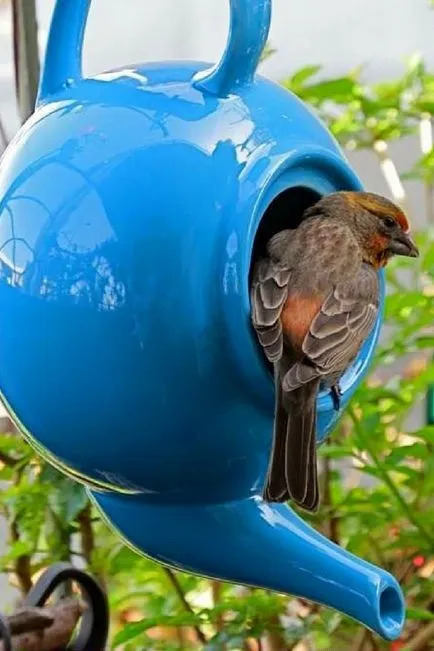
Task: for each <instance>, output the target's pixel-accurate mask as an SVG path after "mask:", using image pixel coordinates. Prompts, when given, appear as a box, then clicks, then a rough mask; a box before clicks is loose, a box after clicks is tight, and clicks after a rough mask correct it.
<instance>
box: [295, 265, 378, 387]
mask: <svg viewBox="0 0 434 651" xmlns="http://www.w3.org/2000/svg"><path fill="white" fill-rule="evenodd" d="M378 297H379V290H378V277H377V274H376V273H375V271H374V270H372V271H371V270H370V269H363V270H362V271H361V272H360V274H359V275H358V276H357V277H356V278H354V279H353V280H348V281H345V282H342V283H339V284H338V285H336V286H335V287H334V288H333V290H332V291H331V292H330V293H329V294H328V296H327V297H326V299H325V300H324V302H323V304H322V306H321V308H320V310H319V312H318V314H317V315H316V317H315V318H314V319H313V321H312V323H311V326H310V328H309V331H308V333H307V335H306V337H305V339H304V341H303V345H302V350H303V353H304V354H305V356H306V360H305V363H298V364H295V365H294V366H293V367H292V368H291V369H290V371H289V372H288V373H287V375H286V376H285V378H284V381H283V388H284V389H285V390H286V391H291V390H293V389H294V388H296V387H297V386H300V385H301V384H304V383H305V382H307V381H310V380H311V379H312V378H313V377H315V376H316V377H318V376H329V375H333V374H335V373H336V374H338V375H339V374H341V373H342V372H343V371H344V370H345V369H346V368H347V367H348V365H349V364H350V363H351V362H352V361H353V360H354V358H355V357H356V355H357V354H358V352H359V350H360V348H361V346H362V344H363V342H364V340H365V339H366V337H367V336H368V335H369V333H370V332H371V330H372V328H373V326H374V323H375V321H376V319H377V315H378V303H379V298H378Z"/></svg>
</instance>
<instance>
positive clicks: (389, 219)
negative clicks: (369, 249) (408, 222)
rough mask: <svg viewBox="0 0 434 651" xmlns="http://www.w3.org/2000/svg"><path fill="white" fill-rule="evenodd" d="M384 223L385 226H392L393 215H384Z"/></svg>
mask: <svg viewBox="0 0 434 651" xmlns="http://www.w3.org/2000/svg"><path fill="white" fill-rule="evenodd" d="M384 224H385V226H387V228H393V227H394V226H395V220H394V219H393V217H385V219H384Z"/></svg>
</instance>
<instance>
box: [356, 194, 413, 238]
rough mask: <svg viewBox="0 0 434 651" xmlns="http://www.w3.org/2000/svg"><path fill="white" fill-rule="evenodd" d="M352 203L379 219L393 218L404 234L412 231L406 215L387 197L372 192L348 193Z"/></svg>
mask: <svg viewBox="0 0 434 651" xmlns="http://www.w3.org/2000/svg"><path fill="white" fill-rule="evenodd" d="M345 194H346V197H347V199H348V201H349V202H350V203H352V204H353V205H354V206H358V207H359V208H363V209H364V210H367V211H368V212H370V213H372V214H373V215H377V217H391V218H392V219H394V220H395V221H396V223H397V224H399V226H400V227H401V228H402V230H403V231H404V233H408V232H409V230H410V224H409V223H408V219H407V217H406V216H405V213H404V212H403V211H402V210H401V208H399V207H398V206H397V205H396V204H394V203H393V202H392V201H389V199H386V198H385V197H381V196H380V195H378V194H374V193H372V192H346V193H345Z"/></svg>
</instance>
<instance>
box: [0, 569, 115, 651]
mask: <svg viewBox="0 0 434 651" xmlns="http://www.w3.org/2000/svg"><path fill="white" fill-rule="evenodd" d="M68 581H74V583H76V584H77V585H78V587H79V588H80V591H81V596H82V598H83V601H84V602H85V603H86V605H87V608H86V611H85V612H84V614H83V616H82V618H81V620H80V628H79V631H78V634H77V636H76V637H75V639H74V641H73V642H71V644H69V645H68V646H67V648H66V649H65V651H105V649H106V645H107V638H108V630H109V608H108V602H107V597H106V595H105V593H104V591H103V590H102V588H101V587H100V585H99V584H98V583H97V581H96V580H95V579H94V578H92V577H91V576H90V575H89V574H86V572H83V571H82V570H78V569H77V568H75V567H74V566H73V565H70V564H69V563H56V564H54V565H52V566H51V567H49V568H48V569H47V570H46V571H45V572H44V574H42V576H41V577H40V578H39V579H38V581H37V582H36V583H35V585H34V586H33V588H32V589H31V590H30V592H29V593H28V595H27V597H26V599H25V601H24V604H23V607H30V608H42V607H43V606H44V605H45V604H46V603H47V601H48V599H49V598H50V597H51V596H52V595H53V593H54V591H55V590H56V589H57V588H59V586H61V585H62V584H63V583H65V582H68ZM0 639H1V640H2V641H3V647H4V651H13V644H12V636H11V633H10V629H9V626H8V623H7V620H6V618H5V617H4V616H3V615H0Z"/></svg>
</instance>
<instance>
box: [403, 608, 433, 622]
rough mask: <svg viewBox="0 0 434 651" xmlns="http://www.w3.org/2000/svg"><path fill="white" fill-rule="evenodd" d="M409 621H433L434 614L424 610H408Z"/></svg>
mask: <svg viewBox="0 0 434 651" xmlns="http://www.w3.org/2000/svg"><path fill="white" fill-rule="evenodd" d="M406 615H407V619H415V620H417V621H432V620H434V613H430V612H429V611H428V610H423V609H422V608H407V612H406Z"/></svg>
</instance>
